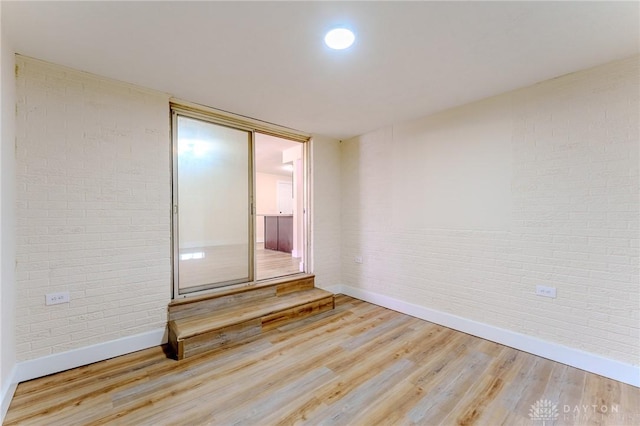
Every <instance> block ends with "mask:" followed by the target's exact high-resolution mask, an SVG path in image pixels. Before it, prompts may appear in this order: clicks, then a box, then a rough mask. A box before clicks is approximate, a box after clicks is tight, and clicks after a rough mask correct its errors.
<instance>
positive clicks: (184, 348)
mask: <svg viewBox="0 0 640 426" xmlns="http://www.w3.org/2000/svg"><path fill="white" fill-rule="evenodd" d="M261 332H262V321H261V320H260V318H256V319H253V320H251V321H246V322H243V323H240V324H235V325H232V326H229V327H225V328H223V329H219V330H213V331H210V332H208V333H203V334H199V335H197V336H193V337H189V338H188V339H185V340H178V350H177V352H176V355H177V358H178V359H184V358H187V357H190V356H193V355H197V354H201V353H203V352H208V351H211V350H214V349H218V348H220V347H222V346H225V345H231V344H236V343H241V342H244V341H245V340H246V339H247V338H249V337H252V336H257V335H259V334H260V333H261Z"/></svg>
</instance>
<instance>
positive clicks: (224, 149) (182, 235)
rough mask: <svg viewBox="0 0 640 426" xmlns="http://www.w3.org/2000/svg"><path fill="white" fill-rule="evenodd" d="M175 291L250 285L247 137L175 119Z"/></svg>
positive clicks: (248, 142)
mask: <svg viewBox="0 0 640 426" xmlns="http://www.w3.org/2000/svg"><path fill="white" fill-rule="evenodd" d="M176 148H177V149H176V151H177V182H178V185H177V188H178V196H177V201H178V207H179V208H178V221H177V223H178V230H177V234H178V251H179V253H178V259H179V260H178V262H179V263H178V275H179V276H178V287H179V289H180V292H181V293H186V292H190V291H196V290H201V289H205V288H210V287H218V286H221V285H227V284H233V283H238V282H247V281H249V280H250V278H251V277H250V274H251V273H250V255H249V254H250V251H249V250H250V247H249V226H248V223H249V148H250V133H249V132H246V131H242V130H237V129H231V128H228V127H224V126H219V125H216V124H212V123H208V122H204V121H200V120H196V119H193V118H187V117H182V116H179V117H178V118H177V144H176Z"/></svg>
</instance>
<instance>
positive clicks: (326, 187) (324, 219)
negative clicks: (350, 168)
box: [311, 135, 342, 291]
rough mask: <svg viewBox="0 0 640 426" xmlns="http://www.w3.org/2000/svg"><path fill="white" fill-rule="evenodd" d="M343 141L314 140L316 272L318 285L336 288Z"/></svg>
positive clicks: (312, 227)
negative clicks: (341, 143)
mask: <svg viewBox="0 0 640 426" xmlns="http://www.w3.org/2000/svg"><path fill="white" fill-rule="evenodd" d="M340 155H341V154H340V141H338V140H335V139H331V138H327V137H324V136H320V135H314V136H313V138H312V141H311V179H312V182H313V192H312V194H311V195H312V198H311V211H312V212H313V217H312V224H311V239H312V248H313V254H312V256H313V259H312V272H313V273H314V274H315V275H316V278H315V283H316V286H317V287H320V288H326V289H330V290H336V291H339V290H337V289H335V288H333V289H332V287H335V286H336V284H339V283H340V282H341V277H340V268H341V265H340V250H341V248H340V241H341V236H340V231H341V227H340V222H341V201H340V187H341V184H342V179H341V172H340Z"/></svg>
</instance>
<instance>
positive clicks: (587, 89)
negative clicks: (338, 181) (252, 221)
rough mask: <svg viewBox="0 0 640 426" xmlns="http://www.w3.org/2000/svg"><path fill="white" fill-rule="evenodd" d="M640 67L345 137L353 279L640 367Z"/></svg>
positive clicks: (633, 64) (346, 273)
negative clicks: (544, 290)
mask: <svg viewBox="0 0 640 426" xmlns="http://www.w3.org/2000/svg"><path fill="white" fill-rule="evenodd" d="M639 73H640V70H639V58H638V57H634V58H630V59H627V60H622V61H617V62H614V63H610V64H605V65H602V66H599V67H596V68H593V69H589V70H584V71H581V72H577V73H573V74H569V75H566V76H563V77H559V78H556V79H553V80H550V81H545V82H542V83H539V84H537V85H534V86H531V87H528V88H524V89H521V90H518V91H514V92H510V93H506V94H503V95H500V96H497V97H494V98H491V99H487V100H484V101H481V102H477V103H474V104H470V105H466V106H463V107H461V108H456V109H453V110H450V111H446V112H443V113H441V114H437V115H434V116H431V117H427V118H424V119H421V120H416V121H412V122H409V123H400V124H396V125H393V126H390V127H385V128H382V129H380V130H378V131H375V132H371V133H369V134H366V135H363V136H360V137H357V138H353V139H350V140H348V141H345V142H343V144H342V166H341V168H342V171H341V173H342V185H343V188H342V197H341V198H342V201H341V203H342V211H343V215H342V249H341V250H342V278H343V283H344V284H346V285H350V286H354V287H358V288H362V289H366V290H369V291H374V292H377V293H380V294H384V295H387V296H391V297H394V298H397V299H401V300H404V301H407V302H412V303H416V304H418V305H422V306H425V307H428V308H431V309H436V310H439V311H443V312H447V313H452V314H455V315H458V316H462V317H465V318H468V319H472V320H476V321H479V322H483V323H487V324H490V325H493V326H497V327H501V328H504V329H508V330H513V331H516V332H520V333H524V334H527V335H531V336H535V337H539V338H542V339H545V340H548V341H551V342H555V343H559V344H563V345H566V346H569V347H572V348H577V349H581V350H585V351H588V352H591V353H595V354H599V355H602V356H605V357H608V358H611V359H615V360H619V361H622V362H626V363H630V364H634V365H638V362H639V361H638V360H639V359H640V352H639V351H640V337H639V336H640V330H639V324H640V316H639V306H640V283H639V276H640V271H639V250H640V249H639V244H638V241H639V238H638V237H639V232H640V231H639V229H640V226H639V225H640V202H639V194H640V188H639V184H638V183H639V170H638V169H639V135H638V131H639V130H638V129H639V127H640V123H639V115H638V111H639V107H640V105H639V99H638V98H639V93H640V87H639V78H638V76H639ZM487 152H489V153H493V154H491V155H486V153H487ZM430 155H432V156H436V160H437V161H436V160H434V158H432V157H429V156H430ZM443 163H444V164H443ZM483 176H487V181H483ZM503 183H506V185H503ZM491 188H494V191H492V190H491ZM456 205H458V206H464V208H460V209H454V208H453V207H454V206H456ZM447 209H448V210H447ZM447 213H449V215H448V214H447ZM495 218H499V220H495ZM355 256H362V257H363V260H364V262H363V263H362V264H356V263H355V262H354V257H355ZM536 284H543V285H548V286H553V287H556V288H557V298H556V299H550V298H543V297H539V296H536V295H535V294H534V290H535V286H536Z"/></svg>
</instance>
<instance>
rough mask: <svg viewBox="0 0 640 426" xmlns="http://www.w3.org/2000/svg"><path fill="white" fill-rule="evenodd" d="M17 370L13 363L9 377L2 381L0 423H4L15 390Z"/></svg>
mask: <svg viewBox="0 0 640 426" xmlns="http://www.w3.org/2000/svg"><path fill="white" fill-rule="evenodd" d="M17 371H18V368H17V366H16V365H14V366H13V368H12V369H11V373H9V377H7V380H6V381H5V382H3V384H2V389H1V390H0V403H1V404H2V405H1V406H0V425H1V424H3V423H4V418H5V416H6V415H7V411H8V410H9V405H10V404H11V400H12V399H13V394H14V393H15V392H16V388H17V387H18V381H17V380H16V372H17Z"/></svg>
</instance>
